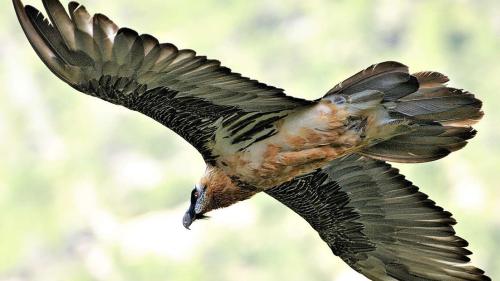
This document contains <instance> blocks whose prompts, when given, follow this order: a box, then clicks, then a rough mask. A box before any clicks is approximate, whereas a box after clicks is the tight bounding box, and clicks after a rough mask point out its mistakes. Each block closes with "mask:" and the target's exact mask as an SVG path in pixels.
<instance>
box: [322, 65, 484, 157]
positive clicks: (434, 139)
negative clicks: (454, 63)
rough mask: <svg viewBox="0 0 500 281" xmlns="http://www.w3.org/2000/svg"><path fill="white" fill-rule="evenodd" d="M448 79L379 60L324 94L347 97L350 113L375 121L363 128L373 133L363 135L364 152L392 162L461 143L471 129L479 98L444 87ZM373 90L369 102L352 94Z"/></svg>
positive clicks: (443, 150)
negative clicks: (365, 138) (364, 140)
mask: <svg viewBox="0 0 500 281" xmlns="http://www.w3.org/2000/svg"><path fill="white" fill-rule="evenodd" d="M447 82H448V77H446V76H445V75H443V74H441V73H438V72H418V73H415V74H412V75H410V74H409V73H408V68H406V67H405V66H404V65H402V64H399V63H395V62H384V63H380V64H377V65H374V66H370V67H369V68H367V69H365V70H363V71H361V72H359V73H357V74H356V75H354V76H353V77H351V78H349V79H347V80H346V81H344V82H342V83H340V84H339V85H337V86H335V87H334V88H333V89H332V90H330V91H329V92H328V93H327V95H326V96H325V97H324V98H326V99H330V100H333V101H335V99H336V97H338V96H347V98H346V100H347V101H348V102H350V104H349V106H350V107H352V108H353V109H354V110H353V113H357V114H365V115H367V116H368V117H371V119H374V120H375V121H372V122H368V128H367V132H372V133H371V134H370V133H368V134H367V138H368V140H367V143H368V145H367V148H366V149H364V150H363V151H361V152H360V153H362V154H363V155H366V156H369V157H372V158H375V159H380V160H387V161H394V162H405V163H418V162H427V161H433V160H437V159H440V158H442V157H445V156H446V155H448V154H450V153H451V152H453V151H456V150H459V149H461V148H462V147H464V146H465V145H466V144H467V140H469V139H471V138H472V137H474V136H475V134H476V131H475V130H474V129H472V128H471V127H470V126H471V125H473V124H474V123H476V122H477V121H479V120H480V119H481V117H482V116H483V112H482V111H481V106H482V102H481V101H480V100H478V99H476V98H475V97H474V95H473V94H471V93H469V92H467V91H463V90H460V89H455V88H450V87H447V86H446V85H445V83H447ZM373 92H379V93H380V92H381V93H382V94H383V96H382V97H380V95H378V96H376V97H377V99H374V98H372V99H371V102H370V103H367V102H366V100H365V99H356V98H352V97H355V96H362V97H364V96H371V97H374V96H375V95H373V94H372V95H364V94H360V93H373ZM375 101H380V102H379V103H378V104H375ZM360 104H361V106H360ZM368 105H370V106H371V107H370V108H369V107H368ZM359 108H362V109H363V112H361V111H359V110H358V109H359Z"/></svg>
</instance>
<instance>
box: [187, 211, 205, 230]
mask: <svg viewBox="0 0 500 281" xmlns="http://www.w3.org/2000/svg"><path fill="white" fill-rule="evenodd" d="M208 218H210V217H209V216H205V215H203V214H196V213H195V212H194V209H193V208H189V210H187V212H186V213H185V214H184V217H183V218H182V225H184V227H185V228H186V229H189V230H191V229H190V228H189V227H190V226H191V224H192V223H193V222H194V221H195V220H205V219H208Z"/></svg>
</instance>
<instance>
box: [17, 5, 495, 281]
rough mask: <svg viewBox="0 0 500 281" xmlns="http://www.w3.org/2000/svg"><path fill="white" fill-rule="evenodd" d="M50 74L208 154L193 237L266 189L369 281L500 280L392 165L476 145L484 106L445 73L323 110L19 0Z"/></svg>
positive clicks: (351, 90) (77, 10) (361, 86)
mask: <svg viewBox="0 0 500 281" xmlns="http://www.w3.org/2000/svg"><path fill="white" fill-rule="evenodd" d="M13 4H14V8H15V11H16V13H17V16H18V19H19V22H20V23H21V26H22V28H23V30H24V32H25V34H26V36H27V38H28V40H29V42H30V43H31V45H32V47H33V48H34V50H35V51H36V53H37V54H38V56H39V57H40V58H41V60H42V61H43V62H44V63H45V65H46V66H47V67H48V68H49V69H50V70H51V71H52V72H53V73H54V74H55V75H56V76H57V77H59V78H60V79H62V80H63V81H64V82H66V83H67V84H69V85H70V86H71V87H73V88H74V89H76V90H78V91H80V92H83V93H85V94H88V95H91V96H94V97H97V98H100V99H103V100H105V101H108V102H111V103H114V104H117V105H121V106H124V107H127V108H129V109H131V110H135V111H138V112H141V113H143V114H145V115H147V116H149V117H151V118H152V119H154V120H156V121H158V122H160V123H161V124H163V125H165V126H166V127H168V128H169V129H171V130H173V131H174V132H175V133H177V134H179V135H180V136H181V137H183V138H184V139H185V140H186V141H188V142H189V143H190V144H191V145H193V146H194V147H195V148H196V149H197V150H198V151H199V152H200V153H201V155H202V156H203V158H204V160H205V162H206V165H207V169H206V173H205V174H204V175H203V177H202V178H201V179H200V181H199V182H198V183H197V184H196V185H195V187H194V189H193V190H192V192H191V194H190V207H189V209H188V210H187V212H186V213H185V215H184V217H183V224H184V226H185V227H186V228H189V227H190V225H191V224H192V223H193V221H195V220H196V219H200V218H204V217H205V214H206V213H207V212H209V211H211V210H214V209H217V208H223V207H227V206H229V205H232V204H234V203H236V202H239V201H242V200H245V199H248V198H250V197H252V196H253V195H254V194H256V193H258V192H265V193H267V194H268V195H270V196H271V197H273V198H275V199H276V200H278V201H280V202H281V203H283V204H284V205H286V206H287V207H289V208H290V209H292V210H293V211H294V212H296V213H297V214H299V215H300V216H302V217H303V218H304V219H305V220H306V221H307V222H308V223H309V224H310V225H311V226H312V227H313V228H314V229H315V230H316V231H317V232H318V233H319V236H320V237H321V239H323V240H324V241H325V242H326V244H327V245H328V246H329V247H330V248H331V250H332V252H333V253H334V254H335V255H337V256H339V257H340V258H341V259H342V260H343V261H344V262H346V263H347V264H348V265H349V266H351V267H352V268H353V269H354V270H356V271H358V272H360V273H361V274H363V275H365V276H366V277H368V278H370V279H372V280H490V278H489V277H487V276H486V275H485V274H484V271H482V270H480V269H478V268H476V267H474V266H472V265H470V264H469V261H470V259H469V257H468V256H469V255H470V254H471V252H470V251H469V250H467V249H466V248H465V247H466V246H467V241H465V240H464V239H462V238H460V237H458V236H456V235H455V231H454V229H453V225H454V224H455V223H456V221H455V220H454V219H453V218H452V215H451V213H449V212H447V211H445V210H443V209H442V208H441V207H438V206H437V205H436V204H435V203H434V201H432V200H431V199H429V198H428V196H427V195H425V194H424V193H422V192H420V191H419V189H418V188H417V187H416V186H414V185H413V184H412V183H411V182H410V181H408V180H406V179H405V178H404V176H403V175H401V174H399V172H398V170H397V169H395V168H393V167H391V165H390V164H388V163H387V162H399V163H420V162H428V161H433V160H436V159H440V158H442V157H445V156H446V155H448V154H449V153H451V152H453V151H456V150H459V149H461V148H462V147H464V146H465V144H466V142H467V140H468V139H470V138H472V137H474V135H475V133H476V131H475V130H474V129H472V128H471V125H472V124H474V123H475V122H476V121H478V120H479V119H481V117H482V115H483V113H482V111H481V101H479V100H478V99H476V98H475V97H474V95H472V94H471V93H469V92H467V91H463V90H459V89H454V88H450V87H447V86H446V82H448V77H446V76H445V75H443V74H441V73H438V72H418V73H414V74H410V73H409V72H408V67H407V66H405V65H403V64H401V63H398V62H394V61H388V62H383V63H379V64H375V65H372V66H370V67H368V68H366V69H365V70H363V71H360V72H358V73H357V74H355V75H353V76H352V77H350V78H348V79H346V80H344V81H343V82H341V83H339V84H338V85H336V86H335V87H333V88H332V89H331V90H330V91H328V92H327V93H326V94H325V95H324V96H323V97H321V98H318V99H317V100H304V99H300V98H294V97H291V96H287V95H286V94H285V93H284V91H283V90H282V89H279V88H275V87H272V86H268V85H266V84H263V83H260V82H258V81H256V80H252V79H249V78H246V77H244V76H242V75H240V74H238V73H234V72H232V71H231V70H230V69H229V68H227V67H224V66H221V63H220V62H219V61H217V60H212V59H207V58H206V57H204V56H199V55H197V54H196V53H195V52H194V51H193V50H189V49H178V48H177V47H176V46H174V45H173V44H170V43H159V42H158V40H157V39H156V38H155V37H153V36H151V35H148V34H142V35H139V34H138V33H137V32H135V31H134V30H132V29H129V28H119V27H118V26H117V25H116V24H115V23H113V22H112V21H111V20H110V19H109V18H107V17H106V16H105V15H102V14H95V15H90V14H89V13H88V12H87V10H86V9H85V7H84V6H82V5H80V4H78V3H76V2H70V3H69V7H68V12H67V11H66V10H65V9H64V7H63V6H62V4H61V3H60V2H59V1H58V0H43V4H44V6H45V9H46V11H47V15H48V18H49V19H47V18H45V17H44V15H43V14H42V13H41V12H39V11H38V10H37V9H36V8H34V7H32V6H29V5H27V6H24V5H23V4H22V2H21V1H20V0H13Z"/></svg>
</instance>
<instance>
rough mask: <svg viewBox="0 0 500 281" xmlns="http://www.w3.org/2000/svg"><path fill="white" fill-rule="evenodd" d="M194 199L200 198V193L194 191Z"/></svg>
mask: <svg viewBox="0 0 500 281" xmlns="http://www.w3.org/2000/svg"><path fill="white" fill-rule="evenodd" d="M193 196H194V198H196V199H198V196H200V193H199V192H198V191H195V192H194V193H193Z"/></svg>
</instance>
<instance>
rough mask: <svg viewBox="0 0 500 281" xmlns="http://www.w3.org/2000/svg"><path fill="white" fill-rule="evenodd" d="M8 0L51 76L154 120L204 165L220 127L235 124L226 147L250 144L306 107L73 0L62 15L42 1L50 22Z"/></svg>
mask: <svg viewBox="0 0 500 281" xmlns="http://www.w3.org/2000/svg"><path fill="white" fill-rule="evenodd" d="M13 3H14V7H15V10H16V13H17V16H18V18H19V21H20V22H21V25H22V27H23V29H24V32H25V33H26V35H27V37H28V39H29V41H30V43H31V45H32V46H33V48H34V49H35V51H36V52H37V54H38V55H39V56H40V58H41V59H42V60H43V62H44V63H45V64H46V65H47V66H48V67H49V68H50V70H51V71H52V72H53V73H54V74H56V75H57V76H58V77H59V78H61V79H62V80H64V81H65V82H66V83H68V84H69V85H71V86H72V87H73V88H75V89H77V90H79V91H81V92H84V93H86V94H89V95H92V96H96V97H98V98H101V99H104V100H106V101H109V102H112V103H114V104H119V105H123V106H125V107H127V108H130V109H132V110H136V111H139V112H141V113H144V114H146V115H148V116H150V117H152V118H154V119H155V120H157V121H159V122H160V123H162V124H163V125H165V126H167V127H169V128H170V129H172V130H173V131H175V132H176V133H177V134H179V135H180V136H182V137H183V138H184V139H186V140H187V141H188V142H190V143H191V144H192V145H193V146H195V147H196V148H197V149H198V150H199V151H200V152H201V153H202V155H203V156H204V158H205V160H206V161H208V162H209V161H211V160H213V159H214V157H216V155H213V153H212V151H211V148H212V143H213V141H214V134H215V131H216V130H217V128H219V127H220V126H225V127H230V126H231V127H233V128H240V127H241V130H239V131H238V133H237V134H235V135H234V136H231V140H230V143H232V144H237V143H239V144H240V145H241V146H244V145H248V142H251V141H252V140H256V139H258V138H263V137H264V136H269V135H271V134H273V128H270V127H271V126H270V125H269V123H270V122H269V120H276V119H279V118H283V117H284V116H286V114H287V111H290V110H292V109H294V108H296V107H297V106H301V105H306V104H309V103H310V102H308V101H305V100H302V99H297V98H293V97H289V96H286V95H285V94H284V92H283V90H281V89H278V88H274V87H271V86H267V85H265V84H263V83H259V82H258V81H255V80H251V79H248V78H245V77H242V76H241V75H240V74H237V73H233V72H231V70H230V69H229V68H226V67H222V66H221V65H220V62H219V61H216V60H210V59H207V58H206V57H204V56H197V55H196V53H195V52H194V51H192V50H179V49H177V47H175V46H174V45H172V44H168V43H167V44H160V43H159V42H158V40H157V39H156V38H154V37H152V36H151V35H147V34H143V35H139V34H138V33H137V32H135V31H133V30H131V29H128V28H118V26H117V25H116V24H115V23H113V22H112V21H111V20H109V19H108V18H107V17H106V16H104V15H102V14H96V15H93V16H91V15H90V14H89V13H88V12H87V10H86V9H85V7H83V6H81V5H80V4H78V3H76V2H71V3H69V15H68V13H67V12H66V11H65V9H64V7H63V6H62V5H61V3H60V2H59V1H57V0H43V4H44V6H45V9H46V10H47V14H48V17H49V19H50V21H49V20H47V19H46V18H45V17H44V16H43V14H42V13H40V12H39V11H38V10H37V9H36V8H34V7H32V6H29V5H28V6H23V4H22V3H21V1H20V0H13ZM254 127H257V128H261V129H260V130H252V128H254ZM245 142H246V143H245Z"/></svg>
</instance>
